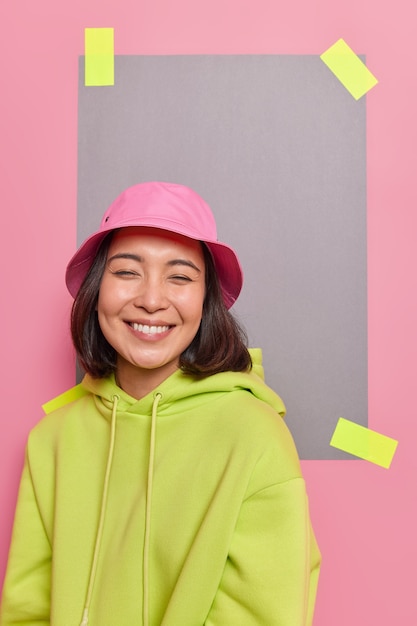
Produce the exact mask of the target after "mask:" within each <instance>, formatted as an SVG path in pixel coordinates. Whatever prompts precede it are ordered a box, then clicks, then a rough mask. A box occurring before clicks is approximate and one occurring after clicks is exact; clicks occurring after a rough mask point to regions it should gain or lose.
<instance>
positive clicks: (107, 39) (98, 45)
mask: <svg viewBox="0 0 417 626" xmlns="http://www.w3.org/2000/svg"><path fill="white" fill-rule="evenodd" d="M85 84H86V86H87V87H102V86H106V85H114V28H86V29H85Z"/></svg>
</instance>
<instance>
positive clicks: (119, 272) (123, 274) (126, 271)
mask: <svg viewBox="0 0 417 626" xmlns="http://www.w3.org/2000/svg"><path fill="white" fill-rule="evenodd" d="M109 271H110V272H111V273H112V274H114V275H115V276H120V278H137V277H139V276H140V274H139V272H137V271H136V270H133V269H130V268H113V267H111V266H109Z"/></svg>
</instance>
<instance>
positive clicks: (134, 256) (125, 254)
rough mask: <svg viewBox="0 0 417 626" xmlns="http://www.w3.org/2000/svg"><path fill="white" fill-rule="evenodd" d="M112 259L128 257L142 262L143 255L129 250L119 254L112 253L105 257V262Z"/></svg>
mask: <svg viewBox="0 0 417 626" xmlns="http://www.w3.org/2000/svg"><path fill="white" fill-rule="evenodd" d="M114 259H129V260H131V261H137V262H138V263H143V257H141V256H139V255H137V254H132V253H130V252H119V254H114V255H113V256H112V257H110V258H109V259H107V263H110V261H114Z"/></svg>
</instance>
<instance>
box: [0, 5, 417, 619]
mask: <svg viewBox="0 0 417 626" xmlns="http://www.w3.org/2000/svg"><path fill="white" fill-rule="evenodd" d="M413 8H414V3H413V2H412V0H397V2H395V3H388V2H381V0H352V1H351V2H345V3H343V2H334V0H317V1H315V2H313V1H312V0H298V1H297V0H294V1H291V0H287V2H283V0H256V1H255V0H175V1H174V0H152V1H151V0H117V1H116V0H71V2H67V3H65V4H64V3H63V2H56V1H55V0H38V2H36V3H35V2H33V1H32V0H30V1H28V0H22V1H21V2H14V3H12V2H8V3H6V2H2V3H1V6H0V23H1V24H2V26H3V30H2V36H1V38H0V46H1V53H0V59H1V67H2V72H1V75H2V97H1V100H0V107H1V115H0V124H1V127H0V137H1V148H0V155H1V169H0V171H1V175H0V184H1V195H0V197H1V204H2V206H1V209H0V211H1V213H0V215H1V218H0V219H1V226H2V228H1V234H2V242H1V243H2V245H1V246H0V254H1V261H0V267H1V273H2V282H3V285H4V286H3V297H2V311H1V320H2V323H1V325H0V332H1V345H2V348H3V351H2V353H3V360H4V365H3V373H2V391H1V397H2V410H1V411H0V448H1V450H0V475H1V476H2V480H1V484H0V511H1V517H0V578H1V576H2V574H3V572H4V567H5V562H6V555H7V548H8V543H9V538H10V530H11V525H12V516H13V509H14V503H15V498H16V489H17V483H18V475H19V472H20V468H21V464H22V459H23V447H24V443H25V440H26V435H27V433H28V430H29V429H30V427H31V426H32V425H33V424H35V422H36V421H37V420H38V419H39V418H40V417H41V415H42V410H41V404H42V403H44V402H46V401H47V400H49V399H50V398H52V397H54V396H55V395H57V394H58V393H60V392H61V391H63V390H65V389H66V388H68V387H69V386H71V385H72V384H73V382H74V380H73V356H72V351H71V348H70V344H69V340H68V334H67V315H68V310H69V306H70V299H69V296H68V295H67V294H66V291H65V288H64V283H63V274H64V268H65V265H66V262H67V260H68V258H69V257H70V255H71V254H72V252H73V251H74V248H75V232H76V223H75V222H76V188H77V180H76V172H77V80H78V77H77V72H78V65H77V57H78V55H80V54H82V53H83V34H84V28H85V27H87V26H89V27H102V26H113V27H114V28H115V29H116V53H117V54H177V53H189V54H194V53H200V54H205V53H210V54H213V53H219V54H220V53H222V54H227V53H235V54H239V53H253V54H258V53H271V54H291V53H294V54H302V53H310V54H320V53H321V52H323V51H324V50H325V49H327V48H328V47H329V46H330V45H331V44H332V43H334V42H335V41H336V40H337V39H339V38H340V37H343V38H344V39H345V40H346V42H347V43H348V44H349V45H350V46H351V47H352V48H353V49H354V50H355V52H357V53H358V54H366V55H367V64H368V66H369V68H370V69H371V70H372V72H373V73H374V74H375V75H376V76H377V78H378V79H379V84H378V85H377V86H376V87H375V88H374V89H373V90H372V91H371V92H370V94H369V95H368V96H367V107H368V108H367V116H368V228H369V234H368V241H369V277H368V281H369V419H370V427H371V428H373V429H375V430H378V431H380V432H382V433H384V434H387V435H390V436H391V437H394V438H395V439H398V440H399V446H398V450H397V453H396V456H395V458H394V461H393V463H392V465H391V468H390V469H389V470H384V469H382V468H380V467H377V466H374V465H371V464H368V463H366V462H364V461H363V462H362V461H358V462H336V461H309V462H304V470H305V475H306V478H307V482H308V487H309V491H310V498H311V505H312V515H313V520H314V523H315V527H316V530H317V535H318V538H319V541H320V545H321V548H322V552H323V556H324V564H323V573H322V578H321V586H320V592H319V598H318V604H317V612H316V619H315V626H336V625H337V626H352V625H357V626H374V625H375V626H376V625H378V626H388V625H389V626H392V624H401V625H403V624H404V625H407V626H408V625H411V624H416V623H417V607H416V604H415V602H414V596H415V587H416V574H415V571H414V567H413V566H414V563H415V561H416V559H417V540H416V538H415V536H416V528H417V524H416V522H417V498H416V495H415V493H414V491H415V484H416V483H417V455H416V454H415V451H414V445H413V443H414V440H415V439H416V438H417V422H416V420H415V412H416V411H415V408H414V407H415V399H414V388H415V382H414V379H415V375H416V372H415V362H416V356H417V355H416V347H417V346H416V343H417V342H416V330H415V328H416V324H415V320H416V319H417V316H416V304H417V296H416V289H415V275H414V268H415V267H416V255H417V246H416V245H415V243H414V242H415V230H416V224H417V217H416V206H417V203H416V200H417V198H416V195H417V193H416V185H415V177H416V173H415V166H416V160H415V157H414V148H415V146H416V144H417V141H416V139H417V137H416V134H417V133H416V129H417V127H416V123H415V112H416V110H417V106H416V104H417V102H416V99H417V98H416V79H415V45H414V39H415V32H414V30H415V26H414V25H415V19H414V14H413ZM35 233H36V239H35V238H34V237H33V234H35ZM354 253H355V251H354V250H352V254H354ZM282 393H284V390H283V391H282ZM284 395H285V393H284ZM337 417H339V416H335V419H336V418H337ZM345 417H347V418H349V419H354V416H345Z"/></svg>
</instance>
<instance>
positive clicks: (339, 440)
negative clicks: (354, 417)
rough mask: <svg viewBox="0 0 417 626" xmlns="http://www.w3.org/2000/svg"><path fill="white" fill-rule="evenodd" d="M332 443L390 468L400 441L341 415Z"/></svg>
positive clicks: (340, 448)
mask: <svg viewBox="0 0 417 626" xmlns="http://www.w3.org/2000/svg"><path fill="white" fill-rule="evenodd" d="M330 445H331V446H333V447H334V448H339V450H344V452H349V453H350V454H354V455H355V456H358V457H360V458H361V459H364V460H365V461H370V462H371V463H375V464H376V465H381V467H385V468H389V466H390V465H391V461H392V458H393V456H394V453H395V450H396V448H397V445H398V441H396V440H395V439H391V437H386V436H385V435H381V434H380V433H377V432H375V431H374V430H371V429H370V428H365V426H360V425H359V424H355V422H350V421H349V420H346V419H344V418H343V417H340V418H339V421H338V423H337V426H336V429H335V431H334V433H333V437H332V439H331V441H330Z"/></svg>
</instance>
